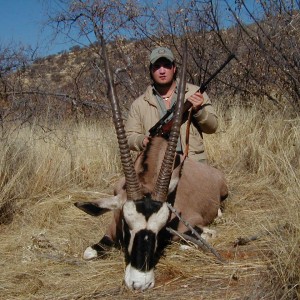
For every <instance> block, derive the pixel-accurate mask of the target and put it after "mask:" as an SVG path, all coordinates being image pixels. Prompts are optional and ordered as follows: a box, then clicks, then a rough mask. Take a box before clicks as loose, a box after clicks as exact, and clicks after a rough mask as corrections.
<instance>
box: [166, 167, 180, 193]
mask: <svg viewBox="0 0 300 300" xmlns="http://www.w3.org/2000/svg"><path fill="white" fill-rule="evenodd" d="M183 163H184V161H182V162H181V163H180V164H179V165H178V166H177V167H176V168H175V169H174V170H173V173H172V177H171V180H170V184H169V190H168V194H171V193H172V192H173V191H174V190H175V188H176V187H177V185H178V181H179V179H180V176H181V169H182V167H183Z"/></svg>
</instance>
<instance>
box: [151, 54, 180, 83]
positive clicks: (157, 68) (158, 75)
mask: <svg viewBox="0 0 300 300" xmlns="http://www.w3.org/2000/svg"><path fill="white" fill-rule="evenodd" d="M175 72H176V67H175V66H174V65H173V63H171V62H170V61H169V60H168V59H166V58H164V57H162V58H160V59H158V60H157V61H156V62H155V63H154V64H152V67H151V74H152V77H153V80H154V82H155V83H156V84H159V85H169V84H171V83H172V82H173V77H174V74H175Z"/></svg>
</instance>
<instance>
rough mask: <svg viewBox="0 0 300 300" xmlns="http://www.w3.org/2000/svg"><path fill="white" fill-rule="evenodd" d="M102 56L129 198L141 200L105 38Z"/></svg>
mask: <svg viewBox="0 0 300 300" xmlns="http://www.w3.org/2000/svg"><path fill="white" fill-rule="evenodd" d="M101 42H102V57H103V60H104V66H105V75H106V80H107V85H108V92H109V99H110V102H111V107H112V112H113V121H114V125H115V129H116V133H117V138H118V143H119V148H120V154H121V162H122V166H123V172H124V175H125V179H126V191H127V198H128V200H140V199H142V196H143V194H142V191H141V187H140V184H139V181H138V177H137V174H136V172H135V169H134V164H133V161H132V157H131V154H130V149H129V146H128V141H127V137H126V132H125V127H124V124H123V119H122V115H121V109H120V105H119V101H118V98H117V95H116V92H115V87H114V84H113V79H112V73H111V68H110V63H109V60H108V55H107V50H106V45H105V41H104V39H102V41H101Z"/></svg>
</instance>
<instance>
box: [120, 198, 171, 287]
mask: <svg viewBox="0 0 300 300" xmlns="http://www.w3.org/2000/svg"><path fill="white" fill-rule="evenodd" d="M169 214H170V212H169V209H168V207H167V204H166V203H162V202H158V201H153V200H151V198H150V197H146V198H145V199H143V200H140V201H127V202H125V204H124V206H123V218H124V222H123V235H124V242H125V251H126V260H127V261H126V263H127V267H126V271H125V283H126V285H127V286H128V287H129V288H131V289H139V290H145V289H148V288H151V287H153V286H154V270H153V269H154V265H155V259H154V256H155V253H156V249H157V234H158V233H159V231H160V230H161V229H162V228H163V227H164V226H165V225H166V223H167V221H168V218H169Z"/></svg>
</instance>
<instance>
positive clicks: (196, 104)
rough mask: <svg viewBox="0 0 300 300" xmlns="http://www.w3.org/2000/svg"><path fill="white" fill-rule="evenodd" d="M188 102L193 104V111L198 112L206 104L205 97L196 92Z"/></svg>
mask: <svg viewBox="0 0 300 300" xmlns="http://www.w3.org/2000/svg"><path fill="white" fill-rule="evenodd" d="M188 101H190V102H191V103H192V105H193V111H194V112H197V111H198V110H199V109H200V108H201V106H202V104H203V102H204V97H203V95H202V94H201V93H200V92H196V93H195V94H194V95H192V96H191V97H190V98H188Z"/></svg>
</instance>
